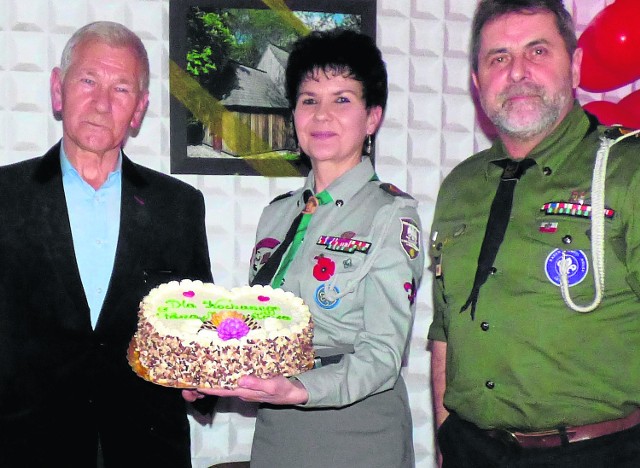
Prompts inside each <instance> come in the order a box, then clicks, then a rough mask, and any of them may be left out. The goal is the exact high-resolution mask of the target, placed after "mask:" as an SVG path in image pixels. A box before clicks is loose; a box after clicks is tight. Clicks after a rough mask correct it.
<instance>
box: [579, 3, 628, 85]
mask: <svg viewBox="0 0 640 468" xmlns="http://www.w3.org/2000/svg"><path fill="white" fill-rule="evenodd" d="M634 5H635V7H636V8H635V9H634V8H633V7H634ZM578 46H579V47H581V48H582V50H583V59H582V66H581V80H580V87H581V88H583V89H585V90H587V91H591V92H603V91H609V90H612V89H616V88H619V87H621V86H624V85H626V84H629V83H631V82H633V81H635V80H637V79H638V78H640V53H639V51H640V15H639V14H638V12H637V5H636V0H617V1H616V2H615V3H614V4H612V5H609V6H608V7H606V8H605V9H604V10H602V11H601V12H600V13H598V14H597V15H596V17H595V18H593V20H592V21H591V23H589V25H588V26H587V28H586V29H585V30H584V32H583V33H582V35H581V36H580V38H579V39H578Z"/></svg>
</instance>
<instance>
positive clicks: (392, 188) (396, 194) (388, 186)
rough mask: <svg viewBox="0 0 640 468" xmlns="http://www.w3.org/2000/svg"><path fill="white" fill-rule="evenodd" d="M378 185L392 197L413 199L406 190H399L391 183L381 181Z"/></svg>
mask: <svg viewBox="0 0 640 468" xmlns="http://www.w3.org/2000/svg"><path fill="white" fill-rule="evenodd" d="M379 187H380V188H381V189H382V190H384V191H385V192H387V193H389V194H391V195H393V196H394V197H402V198H410V199H413V197H412V196H411V195H409V194H408V193H406V192H403V191H402V190H400V189H399V188H398V187H396V186H395V185H393V184H390V183H388V182H383V183H381V184H380V185H379Z"/></svg>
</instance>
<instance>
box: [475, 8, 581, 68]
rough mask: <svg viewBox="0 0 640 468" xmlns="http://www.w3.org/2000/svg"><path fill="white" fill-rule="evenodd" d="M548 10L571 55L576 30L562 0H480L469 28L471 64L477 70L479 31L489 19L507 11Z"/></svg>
mask: <svg viewBox="0 0 640 468" xmlns="http://www.w3.org/2000/svg"><path fill="white" fill-rule="evenodd" d="M539 12H549V13H553V15H554V16H555V17H556V26H557V27H558V32H559V33H560V35H561V36H562V39H563V40H564V45H565V47H566V48H567V52H568V53H569V56H570V57H572V56H573V52H575V50H576V48H577V47H578V39H577V38H576V30H575V27H574V25H573V19H572V18H571V15H570V14H569V12H568V11H567V9H566V8H565V7H564V4H563V1H562V0H480V3H478V6H477V8H476V12H475V14H474V16H473V27H472V29H471V66H472V68H473V71H474V72H477V71H478V60H479V59H478V53H479V52H480V33H481V32H482V28H483V27H484V25H485V24H486V23H488V22H489V21H491V20H493V19H495V18H497V17H499V16H502V15H505V14H507V13H539Z"/></svg>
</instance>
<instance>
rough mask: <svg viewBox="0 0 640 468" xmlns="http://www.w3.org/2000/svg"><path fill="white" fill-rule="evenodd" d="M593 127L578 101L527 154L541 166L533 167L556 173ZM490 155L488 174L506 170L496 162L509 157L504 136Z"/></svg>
mask: <svg viewBox="0 0 640 468" xmlns="http://www.w3.org/2000/svg"><path fill="white" fill-rule="evenodd" d="M592 127H593V126H592V125H591V123H590V121H589V117H588V116H587V114H586V113H585V112H584V110H583V109H582V107H581V106H580V104H579V103H578V102H577V101H575V102H574V104H573V108H572V109H571V110H570V111H569V113H568V114H567V116H566V117H565V118H564V119H563V120H562V122H560V125H558V127H557V128H556V129H555V130H554V131H553V132H551V134H550V135H549V136H547V137H546V138H545V139H544V140H542V141H541V142H540V143H539V144H538V145H537V146H536V147H535V148H533V150H531V152H530V153H529V154H528V155H527V158H533V159H535V161H536V163H537V168H532V169H531V170H532V171H534V170H539V171H547V172H555V171H556V169H558V168H559V167H560V166H561V165H563V164H564V163H565V162H566V161H567V159H569V158H571V156H572V155H573V152H574V150H575V149H576V147H577V146H578V145H579V144H580V142H581V141H582V140H583V139H584V137H585V136H586V135H587V134H588V133H590V131H591V129H592ZM490 154H491V157H490V160H489V164H488V165H487V175H488V176H491V175H493V174H494V173H501V171H502V169H501V168H499V167H497V166H496V164H495V161H497V160H500V159H504V158H508V157H509V155H508V153H507V151H506V150H505V148H504V145H503V144H502V141H501V140H500V139H498V140H496V142H495V143H494V145H493V147H492V148H491V150H490Z"/></svg>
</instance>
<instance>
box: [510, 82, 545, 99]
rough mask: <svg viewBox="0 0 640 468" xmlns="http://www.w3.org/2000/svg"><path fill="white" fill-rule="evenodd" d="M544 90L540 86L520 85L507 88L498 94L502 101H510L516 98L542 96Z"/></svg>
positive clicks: (531, 84)
mask: <svg viewBox="0 0 640 468" xmlns="http://www.w3.org/2000/svg"><path fill="white" fill-rule="evenodd" d="M543 95H544V90H543V88H542V86H539V85H537V84H533V83H520V84H515V85H511V86H509V87H508V88H507V89H505V90H504V91H502V92H501V93H500V94H499V97H500V98H501V99H503V100H507V99H511V98H513V97H516V96H543Z"/></svg>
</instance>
